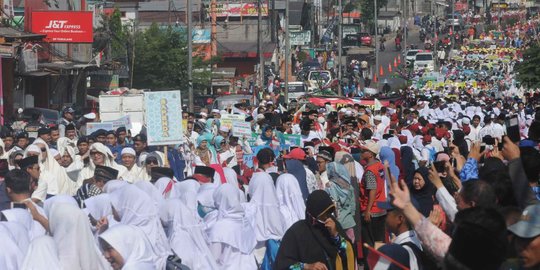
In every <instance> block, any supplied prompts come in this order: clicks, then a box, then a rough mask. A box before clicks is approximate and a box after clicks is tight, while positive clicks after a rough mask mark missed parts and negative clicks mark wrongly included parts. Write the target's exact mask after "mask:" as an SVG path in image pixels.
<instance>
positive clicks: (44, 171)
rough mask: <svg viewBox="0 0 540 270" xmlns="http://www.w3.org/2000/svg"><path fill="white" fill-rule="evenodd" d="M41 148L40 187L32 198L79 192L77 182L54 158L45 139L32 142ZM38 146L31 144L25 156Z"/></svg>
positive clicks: (42, 199)
mask: <svg viewBox="0 0 540 270" xmlns="http://www.w3.org/2000/svg"><path fill="white" fill-rule="evenodd" d="M32 145H34V146H36V147H37V148H38V149H39V153H38V154H40V155H39V167H40V170H41V171H40V175H39V182H38V188H37V189H36V190H35V191H34V192H33V193H32V198H35V199H39V200H40V201H44V200H45V198H46V197H47V195H69V196H73V195H75V193H76V192H77V188H78V186H77V184H76V183H75V182H73V180H72V179H71V178H70V177H69V176H68V174H67V173H66V169H65V168H64V167H62V166H60V164H59V163H58V161H56V159H54V157H53V156H52V154H51V152H50V151H49V146H48V145H47V143H46V142H45V141H43V140H42V139H40V138H38V139H36V140H35V141H34V143H33V144H32ZM36 147H31V146H29V147H28V148H27V149H26V153H25V156H28V155H29V153H30V152H35V151H37V149H35V148H36Z"/></svg>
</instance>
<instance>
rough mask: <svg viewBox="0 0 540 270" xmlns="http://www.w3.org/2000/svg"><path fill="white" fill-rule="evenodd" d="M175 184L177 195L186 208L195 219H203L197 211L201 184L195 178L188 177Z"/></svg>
mask: <svg viewBox="0 0 540 270" xmlns="http://www.w3.org/2000/svg"><path fill="white" fill-rule="evenodd" d="M174 186H175V189H176V194H177V196H176V197H177V198H179V199H180V201H182V203H183V204H184V205H185V206H186V210H187V211H190V213H191V215H192V216H193V218H194V219H195V220H201V218H200V216H199V214H198V213H197V206H198V202H197V194H198V192H199V188H200V187H201V184H199V182H197V181H195V180H192V179H187V180H184V181H181V182H178V183H176V184H174Z"/></svg>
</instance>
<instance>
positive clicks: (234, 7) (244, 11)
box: [216, 3, 268, 17]
mask: <svg viewBox="0 0 540 270" xmlns="http://www.w3.org/2000/svg"><path fill="white" fill-rule="evenodd" d="M216 16H217V17H229V16H230V17H253V16H259V8H258V5H257V3H238V4H237V3H231V4H229V3H218V4H217V5H216ZM261 16H264V17H266V16H268V3H261Z"/></svg>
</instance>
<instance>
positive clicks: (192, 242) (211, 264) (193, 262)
mask: <svg viewBox="0 0 540 270" xmlns="http://www.w3.org/2000/svg"><path fill="white" fill-rule="evenodd" d="M188 181H189V180H188ZM163 208H165V209H166V210H165V214H164V215H162V216H161V219H162V220H163V221H165V223H167V224H169V225H168V227H169V234H168V235H169V243H170V244H171V248H172V250H173V251H174V253H175V254H176V255H178V257H180V258H181V259H182V264H185V265H186V266H188V267H189V269H191V270H217V269H219V268H218V266H217V263H216V259H215V258H214V255H213V254H212V253H211V252H210V249H209V248H208V244H207V237H206V234H205V232H204V229H205V225H204V223H203V222H202V221H201V220H200V219H198V220H197V219H194V218H193V213H192V212H193V211H192V210H191V209H189V207H188V206H187V205H186V204H184V202H182V200H180V199H169V200H167V201H166V203H165V205H164V207H163ZM195 214H196V213H195Z"/></svg>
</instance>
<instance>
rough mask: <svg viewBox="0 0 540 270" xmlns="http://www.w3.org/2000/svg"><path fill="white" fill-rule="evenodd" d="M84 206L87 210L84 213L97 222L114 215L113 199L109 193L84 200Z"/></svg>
mask: <svg viewBox="0 0 540 270" xmlns="http://www.w3.org/2000/svg"><path fill="white" fill-rule="evenodd" d="M84 205H85V206H86V208H84V209H83V211H84V212H86V213H87V214H90V215H91V216H92V217H93V218H94V219H96V220H100V219H101V218H103V217H108V216H109V215H112V207H111V198H110V195H109V194H107V193H101V194H98V195H96V196H92V197H90V198H88V199H86V200H84Z"/></svg>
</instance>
